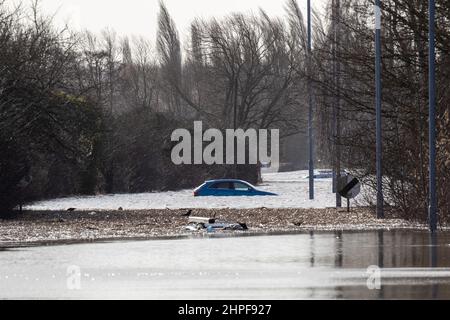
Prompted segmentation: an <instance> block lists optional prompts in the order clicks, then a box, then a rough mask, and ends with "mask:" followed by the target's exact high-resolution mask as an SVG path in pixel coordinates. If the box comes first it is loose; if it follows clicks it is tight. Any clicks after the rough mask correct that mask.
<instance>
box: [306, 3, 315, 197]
mask: <svg viewBox="0 0 450 320" xmlns="http://www.w3.org/2000/svg"><path fill="white" fill-rule="evenodd" d="M307 11H308V61H307V63H308V95H309V115H308V140H309V142H308V144H309V199H310V200H314V138H313V88H312V83H311V62H312V57H311V54H312V36H311V29H312V28H311V25H312V22H311V0H308V8H307Z"/></svg>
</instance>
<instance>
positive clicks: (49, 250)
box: [0, 231, 450, 299]
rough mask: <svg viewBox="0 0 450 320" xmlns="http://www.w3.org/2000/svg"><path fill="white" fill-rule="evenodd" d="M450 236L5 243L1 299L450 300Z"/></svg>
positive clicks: (414, 234)
mask: <svg viewBox="0 0 450 320" xmlns="http://www.w3.org/2000/svg"><path fill="white" fill-rule="evenodd" d="M449 244H450V233H440V234H438V235H435V236H430V234H429V233H428V232H417V231H389V232H388V231H375V232H343V231H336V232H311V233H305V234H299V235H287V236H266V237H244V238H225V239H198V240H178V241H143V242H116V243H96V244H85V245H70V246H60V247H36V248H29V249H27V250H25V251H14V250H12V251H3V252H0V255H1V259H0V299H1V298H23V297H32V298H42V297H46V298H47V297H56V298H65V297H68V298H84V299H90V298H94V299H96V298H113V299H120V298H135V299H140V298H144V299H155V298H156V299H160V298H166V299H186V298H187V297H188V298H190V299H320V298H324V299H430V298H431V299H450V252H449V250H450V245H449ZM68 266H79V267H80V268H81V270H82V273H83V277H84V276H85V275H87V278H86V279H84V278H83V281H82V283H83V290H81V291H77V292H73V291H68V290H67V289H66V287H65V286H66V280H67V279H66V274H67V267H68ZM369 266H379V267H380V268H382V272H381V275H382V279H381V289H380V290H369V287H368V286H367V280H368V276H367V273H366V271H367V268H368V267H369ZM11 270H14V271H13V273H12V274H11V272H12V271H11ZM111 275H115V276H111ZM36 279H37V280H36Z"/></svg>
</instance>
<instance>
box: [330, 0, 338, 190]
mask: <svg viewBox="0 0 450 320" xmlns="http://www.w3.org/2000/svg"><path fill="white" fill-rule="evenodd" d="M331 22H332V26H333V42H332V45H331V49H332V50H331V55H332V57H333V89H334V90H335V93H334V95H335V97H336V96H337V94H336V89H337V88H336V87H337V86H336V82H337V81H336V79H337V78H336V73H337V65H336V60H337V59H336V47H337V45H336V33H337V32H336V0H331ZM332 113H333V118H332V123H331V128H332V129H331V143H332V148H331V152H332V165H333V193H337V147H336V136H337V133H336V132H337V130H336V124H337V103H336V98H335V99H334V101H333V110H332Z"/></svg>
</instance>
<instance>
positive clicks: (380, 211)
mask: <svg viewBox="0 0 450 320" xmlns="http://www.w3.org/2000/svg"><path fill="white" fill-rule="evenodd" d="M375 47H376V49H375V51H376V58H375V78H376V123H377V124H376V127H377V128H376V131H377V133H376V135H377V138H376V139H377V142H376V149H377V150H376V157H377V165H376V166H377V217H378V219H383V218H384V196H383V163H382V160H383V141H382V139H383V136H382V114H381V95H382V84H381V0H376V1H375Z"/></svg>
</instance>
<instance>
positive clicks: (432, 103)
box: [428, 0, 437, 233]
mask: <svg viewBox="0 0 450 320" xmlns="http://www.w3.org/2000/svg"><path fill="white" fill-rule="evenodd" d="M428 10H429V14H430V18H429V51H430V52H429V91H430V92H429V109H430V110H429V113H430V114H429V117H430V121H429V126H430V128H429V129H430V130H429V131H430V132H429V139H430V141H429V143H430V186H429V188H430V199H429V201H430V205H429V220H430V231H431V232H433V233H434V232H436V231H437V195H436V65H435V61H436V38H435V31H436V30H435V28H436V4H435V0H429V1H428Z"/></svg>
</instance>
